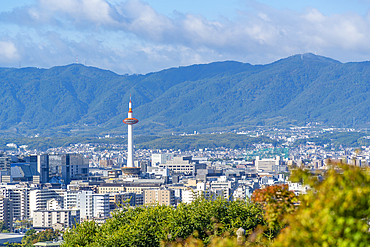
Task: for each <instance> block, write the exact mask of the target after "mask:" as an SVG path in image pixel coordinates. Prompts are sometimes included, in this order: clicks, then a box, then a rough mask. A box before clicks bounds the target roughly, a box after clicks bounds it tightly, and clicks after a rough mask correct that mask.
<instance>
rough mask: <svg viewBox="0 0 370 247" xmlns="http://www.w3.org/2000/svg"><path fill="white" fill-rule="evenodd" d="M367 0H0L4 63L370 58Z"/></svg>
mask: <svg viewBox="0 0 370 247" xmlns="http://www.w3.org/2000/svg"><path fill="white" fill-rule="evenodd" d="M369 10H370V0H351V1H349V0H320V1H319V0H310V1H308V0H300V1H297V0H285V1H282V0H146V1H144V0H13V1H8V0H0V67H15V68H19V67H39V68H50V67H53V66H63V65H67V64H71V63H76V62H77V61H78V62H79V63H81V64H84V65H86V66H94V67H98V68H102V69H107V70H111V71H113V72H115V73H118V74H134V73H136V74H146V73H149V72H156V71H160V70H163V69H167V68H171V67H179V66H188V65H192V64H202V63H211V62H215V61H226V60H235V61H240V62H245V63H251V64H268V63H271V62H274V61H276V60H279V59H282V58H285V57H289V56H292V55H295V54H302V53H307V52H311V53H314V54H317V55H322V56H326V57H330V58H333V59H336V60H339V61H341V62H351V61H356V62H358V61H368V60H370V12H369Z"/></svg>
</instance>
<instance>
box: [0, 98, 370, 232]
mask: <svg viewBox="0 0 370 247" xmlns="http://www.w3.org/2000/svg"><path fill="white" fill-rule="evenodd" d="M138 121H139V120H137V119H136V118H133V108H132V103H131V100H130V102H129V111H128V118H126V119H124V121H123V122H124V123H126V124H127V126H128V138H127V139H125V138H122V140H123V141H127V143H120V144H110V145H108V146H107V145H106V144H98V143H90V144H80V143H76V144H71V145H69V146H68V147H59V148H50V149H48V150H47V151H44V152H38V151H37V150H27V148H26V147H18V146H17V145H16V144H14V143H9V144H7V147H8V150H7V151H4V152H3V153H1V156H0V167H1V171H0V173H1V184H0V192H1V194H0V195H1V200H0V208H1V209H2V210H1V212H0V220H1V221H3V222H4V226H5V227H6V228H7V229H8V230H9V231H10V232H15V233H18V234H20V235H19V236H21V237H23V235H22V234H24V233H25V232H26V231H27V230H29V229H30V227H31V228H32V229H35V230H37V231H45V230H47V229H53V230H59V231H63V230H66V229H69V228H73V227H74V226H75V225H76V224H79V223H82V222H84V221H91V220H93V221H95V222H98V223H99V224H104V223H105V222H106V220H107V219H109V218H111V217H112V213H113V212H114V211H115V210H117V209H119V208H120V207H121V206H120V205H125V204H126V205H129V206H132V207H137V206H143V205H144V206H145V205H146V206H152V205H167V206H173V207H176V206H177V205H179V204H180V203H186V204H189V203H192V202H193V201H195V200H197V198H200V197H201V198H206V199H207V200H214V199H216V198H223V199H225V200H227V201H237V200H242V201H246V200H247V201H248V200H250V199H251V197H252V194H253V192H254V191H256V190H258V189H263V188H266V187H268V186H274V185H287V186H288V189H289V191H292V192H294V194H295V195H297V196H298V195H301V194H305V193H307V191H308V190H309V189H310V187H309V186H308V185H306V184H302V183H299V182H292V181H290V179H289V176H290V171H291V170H294V169H297V168H302V169H307V170H309V171H310V172H311V173H312V174H316V175H318V176H324V174H325V172H326V171H327V170H328V169H330V168H331V164H333V163H342V164H349V165H353V166H357V167H368V166H369V161H370V146H362V147H361V150H359V149H357V148H350V147H346V148H344V147H342V146H340V147H334V146H331V145H330V144H324V145H320V144H315V143H314V142H309V141H308V142H306V143H305V144H299V145H293V144H294V142H295V141H297V140H305V139H309V138H313V137H317V136H318V134H319V133H320V132H321V133H322V132H330V133H334V132H345V133H351V132H355V131H356V130H355V129H340V128H339V129H338V128H337V129H336V128H321V130H320V128H318V127H317V126H310V125H309V126H306V127H294V128H290V129H280V130H279V129H276V128H275V129H273V130H266V131H265V132H264V131H263V130H262V129H260V130H258V131H248V132H238V133H237V134H239V135H250V136H259V135H265V136H266V137H268V138H270V139H271V140H275V141H279V143H280V144H281V145H280V146H274V145H273V144H271V143H254V144H253V149H248V150H247V149H240V148H239V149H231V148H204V149H198V150H180V149H179V150H173V149H169V150H168V149H154V150H152V149H136V150H135V149H134V143H133V139H134V138H133V137H134V130H133V124H135V123H137V122H138ZM196 134H197V133H193V134H190V135H196ZM214 134H215V135H219V134H220V133H214ZM182 135H185V136H186V135H187V134H182ZM109 138H111V137H110V136H105V137H102V139H109ZM365 138H366V137H365ZM369 138H370V137H369ZM101 146H102V147H104V148H107V149H104V148H101ZM22 222H23V223H22ZM24 222H29V223H28V225H27V224H26V225H25V224H24ZM18 238H19V237H18Z"/></svg>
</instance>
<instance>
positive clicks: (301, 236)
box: [274, 165, 370, 247]
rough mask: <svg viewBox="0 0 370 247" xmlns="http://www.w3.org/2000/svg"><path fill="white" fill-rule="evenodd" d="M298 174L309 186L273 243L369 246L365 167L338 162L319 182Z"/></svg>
mask: <svg viewBox="0 0 370 247" xmlns="http://www.w3.org/2000/svg"><path fill="white" fill-rule="evenodd" d="M302 175H303V176H302ZM300 177H301V178H305V180H306V182H307V183H308V184H309V185H310V186H311V187H312V188H313V189H312V190H310V191H309V192H308V194H306V195H303V196H301V197H300V200H301V205H300V207H299V209H298V210H297V212H296V213H294V214H292V215H290V216H288V218H287V221H288V222H289V227H287V228H286V229H284V230H283V231H282V232H281V234H279V235H278V237H277V239H276V241H275V243H274V246H343V247H344V246H369V244H370V233H369V216H370V175H369V170H368V169H362V168H359V167H355V166H348V165H340V166H337V167H336V169H330V170H329V171H328V172H327V174H326V175H325V179H324V180H323V181H318V180H316V179H315V178H314V177H311V176H307V174H305V173H304V172H302V171H301V176H300Z"/></svg>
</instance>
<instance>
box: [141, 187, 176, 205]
mask: <svg viewBox="0 0 370 247" xmlns="http://www.w3.org/2000/svg"><path fill="white" fill-rule="evenodd" d="M156 203H158V204H160V205H174V204H175V191H174V190H171V189H152V190H145V191H144V204H156Z"/></svg>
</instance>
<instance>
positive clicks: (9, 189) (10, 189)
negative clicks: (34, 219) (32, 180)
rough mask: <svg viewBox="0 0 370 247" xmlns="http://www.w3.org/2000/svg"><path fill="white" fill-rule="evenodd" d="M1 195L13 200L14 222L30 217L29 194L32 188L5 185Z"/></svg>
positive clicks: (0, 191) (0, 190) (0, 192)
mask: <svg viewBox="0 0 370 247" xmlns="http://www.w3.org/2000/svg"><path fill="white" fill-rule="evenodd" d="M3 186H4V187H1V188H0V195H2V196H4V197H6V198H9V199H10V200H12V204H13V205H12V207H13V220H24V219H28V218H29V217H30V213H29V193H30V190H31V189H30V188H28V187H26V186H22V185H11V186H9V185H3Z"/></svg>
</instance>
